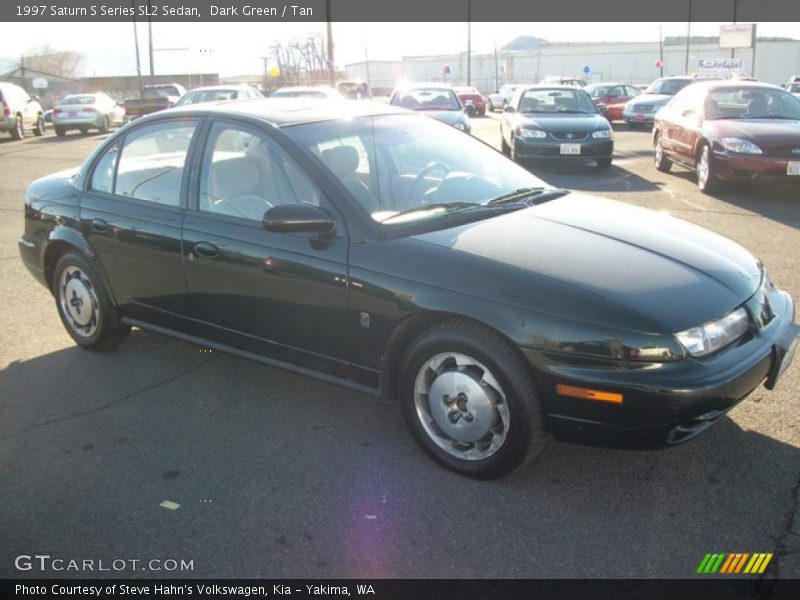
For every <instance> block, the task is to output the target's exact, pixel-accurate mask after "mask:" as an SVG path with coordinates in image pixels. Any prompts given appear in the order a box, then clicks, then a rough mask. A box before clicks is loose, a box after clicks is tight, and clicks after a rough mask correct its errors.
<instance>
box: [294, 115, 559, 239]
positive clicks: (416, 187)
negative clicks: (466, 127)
mask: <svg viewBox="0 0 800 600" xmlns="http://www.w3.org/2000/svg"><path fill="white" fill-rule="evenodd" d="M283 131H285V132H286V133H287V135H289V136H290V137H292V138H293V139H294V140H295V141H296V142H297V143H299V144H300V145H301V146H303V147H304V148H307V149H308V150H309V151H310V152H311V153H313V154H314V155H316V156H317V157H319V159H320V160H321V161H322V163H323V164H324V165H325V166H327V167H328V168H329V169H330V171H331V172H332V173H333V174H334V175H335V176H336V177H337V178H338V179H339V180H340V181H341V182H342V184H343V185H344V187H346V188H347V189H348V190H349V191H350V192H351V194H352V196H353V198H354V199H355V200H356V201H357V202H358V203H359V204H360V205H361V206H362V207H363V208H364V209H365V210H366V211H367V212H368V213H369V214H370V215H371V216H372V218H373V219H374V220H375V221H378V222H383V223H385V224H386V225H387V226H390V225H394V224H398V223H403V222H409V221H416V220H419V219H428V218H434V217H436V216H441V215H442V214H445V213H448V212H451V211H454V210H467V209H471V208H472V209H483V210H487V211H488V212H491V210H492V209H491V208H487V207H486V206H482V203H486V202H488V201H491V200H493V199H497V198H499V197H502V196H507V195H509V194H511V193H513V192H515V191H517V190H527V189H531V188H538V190H539V191H541V189H542V188H545V189H546V190H549V189H550V188H549V186H546V185H545V184H544V183H543V182H542V181H541V180H540V179H538V178H537V177H535V176H534V175H532V174H531V173H529V172H528V171H527V170H525V169H524V168H522V167H520V166H519V165H516V164H515V163H513V162H511V161H510V160H508V159H507V158H505V157H504V156H503V155H502V154H500V153H499V152H497V151H496V150H494V149H492V148H491V147H489V146H487V145H486V144H483V143H482V142H479V141H478V140H476V139H475V138H472V137H470V136H468V135H465V134H464V133H462V132H460V131H458V130H457V129H454V128H453V127H450V126H449V125H445V124H443V123H440V122H439V121H436V120H434V119H428V118H424V117H420V116H416V115H412V114H401V115H378V116H374V117H371V116H366V117H359V118H355V119H340V120H333V121H326V122H323V123H310V124H304V125H294V126H291V127H286V128H284V130H283ZM502 206H507V205H505V204H503V205H502ZM493 208H497V209H499V208H500V206H496V207H493ZM400 213H402V215H401V214H400Z"/></svg>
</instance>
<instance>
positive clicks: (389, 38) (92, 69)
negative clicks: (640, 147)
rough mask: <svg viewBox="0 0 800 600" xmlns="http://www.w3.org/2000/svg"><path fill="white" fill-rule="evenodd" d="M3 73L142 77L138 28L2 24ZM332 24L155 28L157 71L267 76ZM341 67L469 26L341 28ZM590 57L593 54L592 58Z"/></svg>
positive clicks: (495, 38) (580, 38)
mask: <svg viewBox="0 0 800 600" xmlns="http://www.w3.org/2000/svg"><path fill="white" fill-rule="evenodd" d="M720 24H721V23H708V22H702V23H700V22H696V23H693V24H692V35H717V34H718V33H719V26H720ZM798 25H800V24H798V23H759V24H758V35H759V36H785V37H792V38H797V37H800V27H799V26H798ZM0 27H2V29H3V30H4V31H3V34H2V35H0V62H2V63H5V64H0V68H9V69H10V68H13V67H15V66H16V62H17V61H18V57H19V56H20V55H21V54H23V53H27V52H30V51H31V50H33V49H35V48H36V47H39V46H42V45H44V44H49V45H50V46H51V47H52V48H55V49H58V50H73V51H76V52H79V53H81V54H83V55H84V56H85V58H86V59H85V61H84V62H83V63H82V67H81V73H79V75H82V76H106V75H133V74H135V73H136V60H135V53H134V35H133V34H134V26H133V23H132V22H125V23H105V24H101V23H68V24H65V23H13V24H11V23H5V24H2V23H0ZM325 27H326V26H325V23H253V22H248V23H158V22H156V23H154V24H153V46H154V48H155V50H156V51H155V53H154V56H155V58H154V61H153V62H154V64H155V71H156V73H169V74H177V73H189V72H190V73H203V72H205V73H220V75H222V76H231V75H243V74H258V73H261V72H263V69H264V63H263V60H262V58H261V57H263V56H267V55H268V53H269V50H268V49H269V47H270V46H272V45H274V44H275V43H277V42H287V41H290V40H294V39H297V40H304V39H306V38H307V37H308V36H309V35H313V34H315V33H319V34H322V35H324V34H325ZM659 27H661V30H662V33H663V35H664V36H671V35H672V36H674V35H685V34H686V23H675V22H673V23H611V22H609V23H473V24H472V27H471V29H472V50H473V52H475V53H480V52H491V51H492V50H493V48H494V44H495V42H496V43H497V45H498V47H501V46H503V45H504V44H506V43H508V42H509V41H511V40H512V39H514V38H516V37H517V36H520V35H531V36H537V37H542V38H544V39H547V40H548V41H551V42H601V41H657V40H658V36H659ZM138 33H139V46H140V55H141V60H142V72H143V73H148V72H149V64H148V62H147V44H148V38H147V24H146V23H138ZM333 38H334V44H335V46H334V57H335V62H336V65H337V68H343V67H344V66H345V65H346V64H348V63H353V62H360V61H363V60H364V57H365V49H366V52H368V55H369V59H370V60H394V59H399V58H401V57H402V56H412V55H421V54H447V53H453V52H459V51H466V47H467V24H466V23H334V24H333ZM587 58H588V57H587Z"/></svg>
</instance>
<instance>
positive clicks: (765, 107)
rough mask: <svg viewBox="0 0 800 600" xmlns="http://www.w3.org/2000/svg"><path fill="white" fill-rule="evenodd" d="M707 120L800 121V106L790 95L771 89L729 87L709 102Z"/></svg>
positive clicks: (712, 93) (716, 92) (714, 93)
mask: <svg viewBox="0 0 800 600" xmlns="http://www.w3.org/2000/svg"><path fill="white" fill-rule="evenodd" d="M705 112H706V118H707V119H714V120H716V119H800V102H798V101H797V98H795V97H794V96H792V95H791V94H790V93H789V92H787V91H784V90H781V89H778V88H768V87H763V88H761V87H752V86H748V87H741V88H735V87H726V88H720V89H716V90H711V91H710V92H709V93H708V97H707V98H706V105H705Z"/></svg>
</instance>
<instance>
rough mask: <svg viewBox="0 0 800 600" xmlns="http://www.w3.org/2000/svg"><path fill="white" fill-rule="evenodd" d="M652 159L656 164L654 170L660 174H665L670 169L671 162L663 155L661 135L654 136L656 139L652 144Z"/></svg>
mask: <svg viewBox="0 0 800 600" xmlns="http://www.w3.org/2000/svg"><path fill="white" fill-rule="evenodd" d="M653 159H654V160H655V163H656V169H658V170H659V171H661V172H662V173H667V172H668V171H669V170H670V169H671V168H672V161H671V160H670V159H668V158H667V157H666V155H665V154H664V146H663V145H662V143H661V134H660V133H657V134H656V139H655V141H654V142H653Z"/></svg>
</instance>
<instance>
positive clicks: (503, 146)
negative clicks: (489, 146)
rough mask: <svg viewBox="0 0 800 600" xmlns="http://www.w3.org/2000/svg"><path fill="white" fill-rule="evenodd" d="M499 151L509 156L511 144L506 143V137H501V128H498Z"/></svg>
mask: <svg viewBox="0 0 800 600" xmlns="http://www.w3.org/2000/svg"><path fill="white" fill-rule="evenodd" d="M500 151H501V152H502V153H503V154H505V155H506V156H511V146H509V145H508V144H506V139H505V138H504V137H503V130H502V129H501V130H500Z"/></svg>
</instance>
